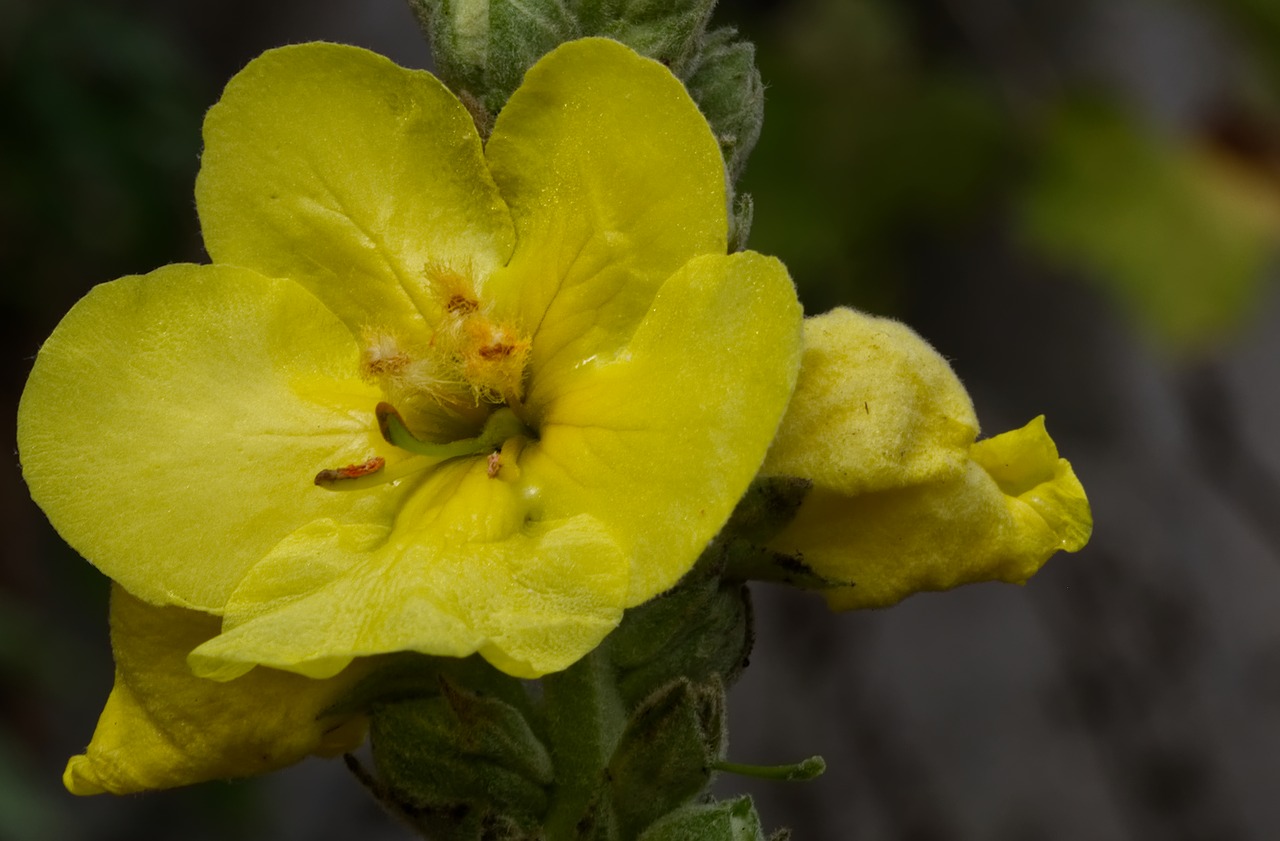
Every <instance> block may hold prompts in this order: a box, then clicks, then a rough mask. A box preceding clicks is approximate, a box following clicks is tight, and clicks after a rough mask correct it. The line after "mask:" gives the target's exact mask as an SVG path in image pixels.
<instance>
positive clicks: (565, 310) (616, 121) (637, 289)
mask: <svg viewBox="0 0 1280 841" xmlns="http://www.w3.org/2000/svg"><path fill="white" fill-rule="evenodd" d="M485 154H486V155H487V157H488V160H489V166H490V169H491V170H492V172H493V177H494V179H495V180H496V181H497V183H498V187H499V188H500V189H501V190H502V195H503V196H504V197H505V198H506V200H507V202H508V203H509V204H510V206H511V213H512V217H513V218H514V220H515V226H516V235H517V241H518V245H517V247H516V251H515V253H514V254H513V255H512V258H511V262H510V264H509V265H508V266H507V267H506V268H505V269H503V270H502V271H500V272H498V273H496V274H495V275H494V276H493V277H492V278H490V279H489V280H488V281H487V282H486V284H485V295H486V297H488V298H490V299H491V300H493V301H495V302H499V301H505V300H508V299H509V300H511V301H516V302H518V313H516V314H515V315H514V317H516V318H517V320H518V321H520V322H521V323H523V324H524V326H525V329H526V330H528V331H530V332H531V333H532V334H533V339H534V341H533V355H532V358H531V370H532V371H533V372H534V373H533V377H534V383H535V384H534V386H533V388H536V387H537V385H536V383H537V380H538V379H539V378H542V379H553V378H554V375H555V371H556V370H559V369H562V368H572V367H573V366H574V365H575V364H577V363H578V362H580V361H581V360H583V359H586V358H587V357H589V356H591V355H592V354H594V353H611V352H613V351H614V350H616V349H617V348H618V347H620V346H621V345H622V344H625V343H626V340H627V337H628V336H629V335H630V333H631V331H632V330H633V329H634V328H635V325H636V324H638V323H639V321H640V319H641V318H642V317H643V316H644V313H645V311H646V310H647V309H648V307H649V303H650V301H651V300H652V299H653V296H654V293H655V292H656V291H657V289H658V287H659V286H660V285H661V284H662V283H663V282H664V281H665V280H666V279H667V278H668V277H669V276H670V275H671V274H672V273H673V272H675V271H676V270H677V269H678V268H680V267H681V266H682V265H684V264H685V262H687V261H688V260H689V259H690V258H692V257H694V256H695V255H698V254H724V252H725V248H726V240H727V236H728V234H727V231H728V222H727V216H726V198H725V172H724V163H723V161H722V160H721V157H720V149H719V146H718V145H717V143H716V140H715V138H714V137H713V136H712V134H711V129H710V127H709V126H708V125H707V121H706V120H705V119H704V118H703V116H702V114H701V113H700V112H699V111H698V108H697V106H696V105H695V104H694V103H693V100H692V99H690V98H689V94H688V93H687V92H686V91H685V90H684V87H683V86H682V85H681V84H680V82H679V81H678V80H677V79H676V78H675V77H674V76H673V75H671V72H670V71H669V70H667V69H666V68H665V67H663V66H662V65H661V64H658V63H657V62H655V61H651V60H649V59H646V58H642V57H640V56H639V55H637V54H636V53H634V52H632V51H631V50H629V49H627V48H626V47H624V46H622V45H621V44H619V43H617V42H614V41H608V40H604V39H599V38H588V39H584V40H580V41H573V42H570V43H567V44H564V45H562V46H560V47H558V48H557V49H555V50H553V51H552V52H551V53H549V54H548V55H547V56H546V57H544V58H543V59H542V60H541V61H539V62H538V63H537V64H536V65H534V66H533V68H531V69H530V70H529V72H528V74H527V75H526V76H525V79H524V83H523V84H522V85H521V86H520V88H519V89H518V90H517V91H516V92H515V93H514V94H513V95H512V96H511V99H510V100H509V101H508V102H507V105H506V107H505V108H504V109H503V110H502V113H501V114H500V115H499V116H498V120H497V123H496V125H495V126H494V130H493V134H492V136H490V138H489V141H488V144H487V145H486V147H485ZM508 315H510V314H508Z"/></svg>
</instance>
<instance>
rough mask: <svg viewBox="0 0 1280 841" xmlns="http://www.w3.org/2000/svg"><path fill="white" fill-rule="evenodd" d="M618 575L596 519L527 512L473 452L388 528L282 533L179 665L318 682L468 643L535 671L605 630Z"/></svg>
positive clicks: (443, 471) (617, 557)
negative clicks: (374, 661)
mask: <svg viewBox="0 0 1280 841" xmlns="http://www.w3.org/2000/svg"><path fill="white" fill-rule="evenodd" d="M353 557H354V558H356V562H355V564H354V565H352V564H351V561H350V559H351V558H353ZM627 572H628V570H627V563H626V557H625V556H624V555H623V554H622V553H621V552H620V551H619V550H618V548H617V546H616V545H614V543H613V541H612V539H611V538H610V537H609V535H608V534H607V533H606V532H605V531H604V529H603V528H602V527H601V525H600V524H599V523H597V522H595V521H594V520H592V519H591V518H590V517H587V516H577V517H573V518H568V519H562V520H555V521H538V520H534V519H532V513H531V511H530V503H529V501H528V499H527V497H526V496H525V494H523V493H522V492H521V490H520V489H519V488H518V487H515V486H513V485H511V484H509V483H508V482H506V481H503V480H501V479H497V478H491V477H490V476H489V475H488V468H487V465H486V461H485V460H484V459H458V460H455V461H453V462H449V463H447V464H445V465H443V466H441V467H440V468H438V469H437V470H436V471H435V472H434V473H433V474H432V476H431V477H430V478H429V479H428V480H427V481H426V482H425V483H424V485H423V486H422V488H421V489H420V490H419V491H418V492H416V493H415V494H414V496H413V498H412V499H411V500H410V501H409V503H408V504H407V505H406V508H405V510H404V512H403V513H402V514H401V516H400V518H399V520H398V521H397V524H396V526H395V528H394V529H393V530H392V531H390V532H389V533H382V534H378V533H376V532H373V531H370V530H361V529H359V528H357V527H353V526H345V527H343V526H337V525H336V524H319V523H317V524H313V525H311V526H308V527H306V528H304V529H302V530H300V531H299V532H298V533H296V534H294V535H292V536H290V537H289V538H288V539H287V540H285V541H283V542H282V543H281V545H280V546H279V547H278V548H277V549H276V550H275V551H274V552H272V553H271V554H270V555H269V556H268V557H267V558H266V559H265V560H264V561H263V562H262V563H261V564H259V565H258V566H257V567H255V568H254V570H253V572H251V573H250V574H249V575H248V576H246V578H245V580H244V582H243V583H242V585H241V586H240V588H239V589H238V590H237V591H236V593H235V594H234V595H233V596H232V598H231V601H230V603H229V604H228V606H227V622H226V626H225V629H224V633H223V634H222V635H221V636H219V637H216V638H215V639H213V640H211V641H210V642H209V643H207V644H205V645H204V646H202V647H201V648H199V649H198V650H197V651H196V652H195V653H194V654H193V655H192V658H191V663H192V665H193V667H194V668H195V670H196V672H197V673H198V674H201V675H206V676H210V677H214V678H217V679H226V678H228V677H234V676H236V675H238V674H241V673H243V672H244V671H245V670H246V669H248V668H249V667H250V666H251V665H252V664H254V663H262V664H266V665H270V666H274V667H278V668H281V669H288V670H291V671H296V672H300V673H302V674H307V675H312V676H316V677H325V676H328V675H331V674H334V673H336V672H337V671H338V670H340V669H341V668H343V667H344V666H345V665H346V664H347V663H348V662H349V661H350V660H351V659H352V658H353V657H359V656H365V655H369V654H377V653H382V652H387V651H403V650H408V651H419V652H422V653H425V654H436V655H444V656H452V657H464V656H466V655H469V654H472V653H474V652H476V651H479V652H480V653H481V654H482V655H483V656H484V657H485V658H486V659H488V660H489V661H490V662H492V663H494V664H495V665H496V666H498V667H499V668H501V669H503V670H504V671H506V672H508V673H509V674H513V675H516V676H518V677H537V676H538V675H542V674H545V673H547V672H551V671H558V670H560V669H564V668H566V667H568V666H569V665H570V664H571V663H573V662H574V661H576V660H577V659H578V658H580V657H582V656H583V655H584V654H586V653H587V652H588V651H590V650H591V649H592V648H594V647H595V646H596V645H597V644H599V642H600V640H601V639H603V638H604V636H605V634H607V633H608V632H609V631H610V630H612V629H613V627H614V626H615V625H617V623H618V620H619V619H620V618H621V615H622V608H623V602H624V599H625V596H626V588H627Z"/></svg>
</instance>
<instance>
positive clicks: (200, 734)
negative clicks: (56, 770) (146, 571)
mask: <svg viewBox="0 0 1280 841" xmlns="http://www.w3.org/2000/svg"><path fill="white" fill-rule="evenodd" d="M218 624H219V623H218V620H217V618H216V617H213V616H208V615H205V614H202V613H197V612H195V611H190V610H184V609H182V608H177V607H153V606H151V605H148V604H146V603H145V602H143V601H141V600H139V599H136V598H134V597H133V596H131V595H129V594H128V593H127V592H125V591H124V589H123V588H120V587H118V586H117V587H116V588H115V589H114V591H113V594H112V599H111V642H112V646H113V648H114V649H115V656H116V683H115V687H114V688H113V689H112V690H111V695H110V697H109V698H108V699H107V704H106V707H105V708H104V709H103V711H102V716H101V718H100V719H99V721H98V727H97V729H96V730H95V731H94V734H93V739H92V741H91V742H90V743H89V747H88V749H87V750H86V751H85V753H84V754H82V755H80V756H75V757H72V759H71V760H70V761H69V762H68V763H67V769H66V772H65V773H64V775H63V782H64V784H65V785H66V787H67V790H68V791H70V792H71V793H72V794H100V793H102V792H111V793H113V794H127V793H130V792H135V791H145V790H148V789H157V788H171V787H174V786H182V785H189V784H191V783H198V782H203V781H205V780H214V779H225V778H229V777H241V776H247V775H251V774H260V773H264V772H266V771H272V770H275V769H277V768H282V767H284V766H286V765H290V764H292V763H294V762H297V761H298V760H300V759H302V758H303V757H305V756H307V755H309V754H320V755H324V756H333V755H336V754H339V753H342V752H344V751H349V750H352V749H354V748H355V747H356V746H357V745H359V744H360V742H361V741H362V740H363V738H364V726H363V722H362V721H361V720H360V719H358V718H355V719H353V718H350V717H347V718H337V717H326V716H323V715H322V711H323V710H324V709H325V708H327V707H329V706H331V705H332V704H333V703H334V702H335V701H337V700H338V698H339V697H341V695H342V694H343V693H345V692H346V691H347V690H349V689H350V687H351V686H352V685H353V684H354V682H355V681H356V680H357V679H358V678H359V677H361V676H362V675H363V674H364V671H365V670H364V667H363V666H357V667H353V668H352V669H349V670H348V671H346V672H344V673H343V674H342V675H340V676H339V677H337V678H334V679H332V680H325V681H317V680H311V679H308V678H304V677H299V676H298V675H291V674H285V673H283V672H276V671H272V670H269V669H256V670H254V671H253V672H252V673H250V674H248V675H246V676H244V677H242V678H240V679H239V680H235V681H232V682H230V683H217V682H214V681H210V680H204V679H201V678H197V677H195V676H193V675H192V674H191V672H190V670H189V669H188V668H187V665H186V656H187V652H188V651H190V650H191V649H192V648H194V647H195V646H197V645H199V644H200V643H201V642H203V641H204V640H206V639H208V638H209V637H211V636H213V635H214V634H216V633H217V632H218Z"/></svg>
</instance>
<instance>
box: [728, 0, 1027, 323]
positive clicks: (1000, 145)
mask: <svg viewBox="0 0 1280 841" xmlns="http://www.w3.org/2000/svg"><path fill="white" fill-rule="evenodd" d="M784 8H785V15H781V16H780V18H779V20H778V21H776V25H773V26H767V27H761V28H760V29H759V30H758V31H753V32H752V33H750V34H751V35H752V36H753V37H755V38H757V39H758V40H759V42H760V43H759V49H758V54H759V57H760V64H761V70H762V73H763V75H764V77H765V81H766V84H767V90H766V106H765V108H766V111H765V125H764V131H763V133H762V135H761V139H760V143H759V145H758V146H757V153H756V165H755V166H754V167H752V166H748V168H747V171H746V174H745V176H744V178H743V184H744V189H745V190H747V191H748V192H750V193H751V194H752V195H753V197H754V199H755V205H756V222H755V227H754V232H753V235H752V240H751V247H752V248H756V249H758V250H761V251H763V252H765V253H770V254H779V255H783V256H784V258H785V259H786V261H787V265H788V267H789V268H790V269H791V271H792V274H793V275H794V276H795V277H796V279H797V282H798V283H799V284H800V286H801V291H802V297H803V299H804V301H805V305H806V308H808V309H809V310H810V311H821V310H824V309H827V308H829V307H830V306H832V305H833V304H835V303H837V302H840V301H846V302H847V301H850V300H852V301H853V302H854V303H857V304H859V305H861V306H863V307H865V308H869V309H876V310H884V309H891V308H893V305H894V296H895V294H896V293H897V292H898V291H899V290H900V289H901V288H902V279H903V277H902V275H903V272H904V271H906V269H907V263H908V262H909V258H910V254H911V249H912V248H913V247H914V244H915V242H916V241H917V239H918V237H920V236H929V235H946V234H947V233H948V232H950V231H954V230H956V229H962V228H963V225H962V223H963V221H964V220H965V219H967V218H972V217H973V215H974V213H975V212H976V209H977V208H979V207H981V206H983V205H984V204H985V203H987V202H988V201H989V200H990V199H991V198H992V197H993V196H994V195H996V194H997V193H998V191H999V189H1000V187H1001V185H1003V184H1005V183H1006V182H1007V180H1008V175H1009V168H1008V167H1007V162H1008V161H1009V159H1010V156H1011V155H1013V154H1014V152H1015V149H1014V147H1013V146H1012V145H1011V143H1010V141H1011V139H1012V138H1011V137H1010V135H1009V132H1008V127H1007V126H1006V125H1005V120H1006V117H1005V115H1004V114H1003V113H1002V111H1001V108H1000V104H999V101H998V99H997V98H996V97H995V95H994V94H993V92H992V91H991V89H990V87H989V86H987V85H984V84H983V82H982V80H981V79H980V78H979V76H978V74H977V73H976V72H974V71H973V70H972V69H971V68H965V67H963V66H961V65H959V64H956V63H951V62H942V61H939V60H937V58H936V57H935V56H932V55H930V54H929V53H928V51H927V50H926V49H925V48H924V46H923V45H922V44H920V43H919V41H918V39H917V38H916V37H915V33H914V30H913V26H912V23H913V21H912V19H911V17H910V16H909V15H908V14H907V13H906V12H905V11H904V8H905V7H904V6H903V5H902V4H895V3H883V2H874V0H839V2H825V1H824V0H803V2H797V3H793V4H787V5H786V6H785V7H784Z"/></svg>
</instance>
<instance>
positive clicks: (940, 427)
mask: <svg viewBox="0 0 1280 841" xmlns="http://www.w3.org/2000/svg"><path fill="white" fill-rule="evenodd" d="M804 341H805V347H804V359H803V361H802V362H801V366H800V378H799V380H798V381H797V382H796V392H795V397H794V398H793V399H792V401H791V405H790V406H789V407H788V408H787V414H786V416H785V417H784V418H783V420H782V426H781V428H780V429H779V430H778V437H777V440H775V441H774V443H773V446H772V448H771V449H770V450H769V456H768V458H766V459H765V464H764V468H763V470H762V472H763V474H764V475H766V476H801V477H804V478H806V479H809V480H811V481H813V482H814V484H815V485H817V486H818V487H822V488H827V489H830V490H832V491H836V492H837V493H840V494H845V495H849V496H852V495H854V494H859V493H867V492H871V491H881V490H889V489H892V488H900V487H906V486H909V485H916V484H919V483H921V482H926V481H933V480H937V479H941V478H945V477H959V476H961V475H962V474H963V473H964V471H965V469H966V464H967V462H968V459H969V446H970V445H971V444H972V443H973V439H974V438H975V437H976V436H977V434H978V419H977V417H976V416H975V415H974V411H973V403H972V402H971V401H970V400H969V395H968V394H967V393H966V392H965V390H964V386H963V385H961V384H960V380H959V379H957V378H956V375H955V374H954V373H953V372H952V370H951V366H950V365H948V364H947V361H946V360H945V359H943V358H942V356H940V355H939V354H938V352H937V351H935V350H934V349H933V348H932V347H930V346H929V344H928V343H927V342H925V340H924V339H922V338H920V336H919V335H917V334H916V333H915V332H914V331H913V330H912V329H911V328H909V327H907V326H906V325H904V324H900V323H898V322H896V321H892V320H890V319H887V318H877V317H875V316H872V315H866V314H864V313H860V312H855V311H854V310H850V309H843V308H842V309H835V310H832V311H831V312H828V313H825V314H823V315H819V316H815V317H812V318H807V319H805V329H804Z"/></svg>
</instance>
